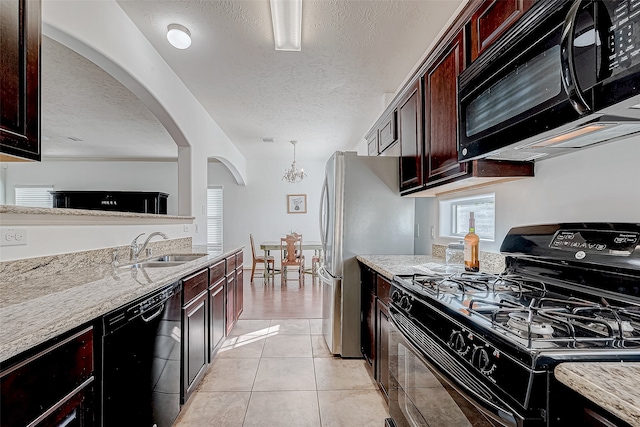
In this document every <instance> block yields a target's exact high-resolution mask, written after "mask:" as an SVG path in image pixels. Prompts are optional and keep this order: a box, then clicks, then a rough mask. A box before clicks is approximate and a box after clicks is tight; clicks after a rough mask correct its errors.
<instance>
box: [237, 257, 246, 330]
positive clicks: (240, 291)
mask: <svg viewBox="0 0 640 427" xmlns="http://www.w3.org/2000/svg"><path fill="white" fill-rule="evenodd" d="M243 280H244V275H243V273H242V265H240V266H239V267H238V268H237V269H236V320H238V319H239V318H240V315H241V314H242V311H243V310H244V299H243V293H244V283H243Z"/></svg>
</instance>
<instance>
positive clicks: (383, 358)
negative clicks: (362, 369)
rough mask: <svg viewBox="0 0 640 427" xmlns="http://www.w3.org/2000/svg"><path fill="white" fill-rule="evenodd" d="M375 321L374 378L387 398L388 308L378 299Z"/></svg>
mask: <svg viewBox="0 0 640 427" xmlns="http://www.w3.org/2000/svg"><path fill="white" fill-rule="evenodd" d="M376 321H377V323H378V337H377V343H378V351H377V362H378V363H377V364H376V366H377V368H376V371H377V375H376V379H377V380H378V386H379V387H380V389H381V390H382V392H383V393H384V396H385V397H386V399H387V400H389V310H388V308H387V306H386V305H385V304H383V303H382V302H381V301H380V300H378V302H377V305H376Z"/></svg>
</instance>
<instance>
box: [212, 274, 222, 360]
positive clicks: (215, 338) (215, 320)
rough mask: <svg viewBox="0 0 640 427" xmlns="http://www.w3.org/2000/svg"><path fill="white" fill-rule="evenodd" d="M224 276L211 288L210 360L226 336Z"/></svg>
mask: <svg viewBox="0 0 640 427" xmlns="http://www.w3.org/2000/svg"><path fill="white" fill-rule="evenodd" d="M224 282H225V280H224V278H222V279H220V280H219V281H218V282H217V283H216V284H214V285H213V286H212V287H211V288H210V289H209V361H211V360H212V359H213V355H214V353H215V351H216V350H217V348H218V346H219V345H220V343H221V342H222V341H223V340H224V336H225V328H224V325H225V312H224V308H225V304H224V300H225V298H224Z"/></svg>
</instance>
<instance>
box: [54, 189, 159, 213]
mask: <svg viewBox="0 0 640 427" xmlns="http://www.w3.org/2000/svg"><path fill="white" fill-rule="evenodd" d="M50 193H51V194H52V196H53V207H54V208H67V209H89V210H101V211H118V212H136V213H148V214H158V215H166V214H167V199H168V198H169V194H167V193H160V192H157V191H156V192H153V191H51V192H50Z"/></svg>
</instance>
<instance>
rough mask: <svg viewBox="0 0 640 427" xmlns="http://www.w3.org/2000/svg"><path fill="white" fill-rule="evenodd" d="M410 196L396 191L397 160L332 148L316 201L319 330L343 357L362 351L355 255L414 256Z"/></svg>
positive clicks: (356, 354)
mask: <svg viewBox="0 0 640 427" xmlns="http://www.w3.org/2000/svg"><path fill="white" fill-rule="evenodd" d="M414 206H415V204H414V199H413V198H406V197H404V198H403V197H400V195H399V194H398V158H397V157H369V156H358V155H357V154H356V153H350V152H340V151H338V152H336V153H335V154H333V156H331V158H330V159H329V161H328V162H327V166H326V170H325V181H324V185H323V188H322V196H321V203H320V236H321V240H322V248H323V253H324V259H323V265H322V266H321V267H320V269H319V276H320V281H321V283H322V297H323V299H322V333H323V335H324V337H325V340H326V342H327V345H328V346H329V350H331V352H332V353H333V354H336V355H340V356H342V357H362V353H361V351H360V268H359V266H358V262H357V260H356V256H357V255H367V254H368V255H372V254H381V255H382V254H395V255H407V254H413V244H414V239H413V229H414V211H415V209H414Z"/></svg>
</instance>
